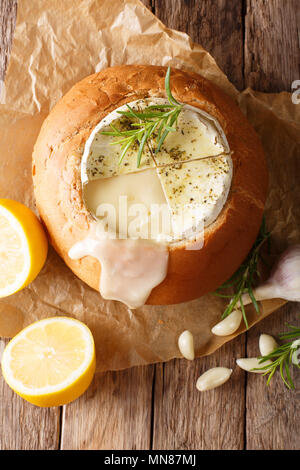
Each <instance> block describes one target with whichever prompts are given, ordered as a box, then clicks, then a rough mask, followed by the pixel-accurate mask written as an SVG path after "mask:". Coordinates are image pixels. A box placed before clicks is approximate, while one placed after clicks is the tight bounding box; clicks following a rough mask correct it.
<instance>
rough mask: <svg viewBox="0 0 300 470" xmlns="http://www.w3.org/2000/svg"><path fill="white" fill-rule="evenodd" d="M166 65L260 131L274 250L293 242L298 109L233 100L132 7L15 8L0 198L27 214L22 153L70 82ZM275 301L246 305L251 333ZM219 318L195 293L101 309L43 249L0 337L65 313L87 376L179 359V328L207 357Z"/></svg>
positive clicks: (171, 35)
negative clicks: (89, 337) (92, 355)
mask: <svg viewBox="0 0 300 470" xmlns="http://www.w3.org/2000/svg"><path fill="white" fill-rule="evenodd" d="M134 63H141V64H160V65H172V66H174V67H179V68H183V69H187V70H192V71H194V72H198V73H200V74H202V75H204V76H205V77H207V78H208V79H210V80H212V81H213V82H214V83H216V84H218V85H219V86H220V87H221V88H222V89H223V90H224V91H225V92H227V93H228V94H229V95H231V97H233V98H234V99H236V100H237V101H238V103H239V105H240V106H241V108H242V110H243V111H244V112H245V113H246V115H247V116H248V118H249V120H250V121H251V123H252V124H253V126H254V127H255V128H256V130H257V132H258V133H259V135H260V137H261V139H262V142H263V145H264V148H265V151H266V155H267V159H268V165H269V170H270V192H269V198H268V202H267V207H266V218H267V225H268V228H269V229H271V230H272V232H273V236H272V240H273V249H274V251H275V252H278V253H279V252H280V251H281V250H283V249H284V248H285V247H286V246H287V245H288V244H289V243H293V242H296V241H299V239H300V237H299V233H300V191H299V176H300V166H299V162H300V160H299V149H300V125H299V114H300V106H299V105H298V106H297V105H295V104H293V103H292V101H291V95H290V94H288V93H280V94H262V93H257V92H254V91H252V90H250V89H247V90H245V91H244V92H243V93H238V91H237V90H236V89H235V88H234V86H233V85H232V84H231V83H230V82H229V81H228V79H227V78H226V76H225V75H224V74H223V73H222V72H221V70H220V69H219V68H218V66H217V65H216V63H215V61H214V59H213V58H212V57H211V56H210V55H209V54H208V53H207V52H206V51H205V50H204V49H203V48H202V47H201V46H199V45H197V44H193V43H192V41H191V39H190V38H189V37H188V36H187V35H186V34H184V33H181V32H178V31H173V30H170V29H168V28H166V27H165V26H164V25H163V24H162V23H161V22H160V21H159V20H158V19H157V18H156V17H155V16H154V15H153V14H152V13H151V12H150V11H148V10H147V9H146V7H144V5H143V4H141V3H140V2H139V1H138V0H127V1H125V0H77V1H76V2H74V0H64V1H63V2H62V1H61V0H31V1H30V2H28V1H26V0H19V3H18V18H17V26H16V31H15V35H14V42H13V48H12V53H11V58H10V64H9V67H8V72H7V75H6V80H5V86H3V84H2V87H1V103H2V104H1V105H0V142H1V144H0V145H1V157H0V158H1V172H0V197H8V198H12V199H16V200H19V201H21V202H23V203H25V204H26V205H28V206H29V207H31V208H32V209H35V206H34V196H33V191H32V179H31V153H32V149H33V145H34V142H35V140H36V137H37V135H38V133H39V129H40V126H41V124H42V122H43V120H44V118H45V117H46V116H47V114H48V112H49V110H50V109H51V108H52V107H53V105H54V104H55V103H56V102H57V101H58V99H59V98H60V97H61V96H63V94H64V93H65V92H66V91H67V90H69V88H70V87H71V86H72V85H73V84H74V83H75V82H77V81H78V80H80V79H82V78H83V77H85V76H86V75H89V74H91V73H94V72H95V71H99V70H101V69H103V68H105V67H108V66H111V65H117V64H134ZM283 304H284V301H282V300H271V301H266V302H263V303H262V312H261V315H260V316H257V315H256V314H255V313H254V310H253V307H252V306H249V307H247V312H248V318H249V324H250V325H253V324H254V323H256V322H257V321H260V320H261V319H262V318H263V317H265V316H267V315H269V314H270V313H271V312H273V311H274V310H275V309H277V308H278V307H280V306H281V305H283ZM223 310H224V302H223V301H222V299H220V298H217V297H215V296H213V295H206V296H204V297H202V298H200V299H198V300H194V301H192V302H187V303H184V304H179V305H173V306H144V307H143V308H140V309H137V310H133V311H131V310H130V309H128V308H127V307H126V306H124V305H122V304H121V303H119V302H115V301H105V300H103V299H102V298H101V296H100V294H99V293H97V292H96V291H93V290H92V289H90V288H89V287H88V286H86V285H85V284H84V283H83V282H82V281H80V280H79V279H78V278H76V277H75V276H74V274H73V273H72V272H71V271H70V270H69V269H68V268H67V267H66V266H65V264H64V263H63V261H62V260H61V259H60V258H59V257H58V255H57V254H56V253H55V252H54V250H53V249H52V248H50V251H49V255H48V259H47V262H46V265H45V266H44V268H43V270H42V272H41V273H40V275H39V276H38V277H37V279H36V280H35V281H34V282H33V283H32V284H31V285H30V286H29V287H27V288H26V289H24V290H23V291H21V292H19V293H17V294H14V295H13V296H10V297H7V298H4V299H1V301H0V335H1V336H4V337H11V336H13V335H14V334H15V333H17V331H19V330H20V329H21V328H22V327H24V326H26V325H28V324H30V323H32V322H33V321H35V320H38V319H41V318H45V317H50V316H53V315H68V316H73V317H76V318H78V319H79V320H82V321H83V322H85V323H86V324H87V325H88V326H89V327H90V328H91V330H92V332H93V335H94V338H95V342H96V352H97V370H99V371H105V370H117V369H123V368H127V367H131V366H135V365H139V364H149V363H153V362H157V361H167V360H169V359H171V358H173V357H180V353H179V351H178V348H177V339H178V336H179V334H180V333H181V332H182V331H183V330H185V329H189V330H190V331H191V332H192V333H193V334H194V337H195V347H196V354H197V356H202V355H207V354H210V353H212V352H213V351H215V350H216V349H217V348H219V347H220V346H221V345H222V344H224V343H225V342H226V341H229V340H230V339H232V338H233V337H234V336H236V335H237V334H240V333H241V332H242V331H244V328H243V325H241V328H240V330H239V331H238V332H237V333H236V334H234V335H232V336H229V337H226V338H218V337H215V336H213V335H212V334H211V332H210V329H211V327H212V326H213V325H214V324H215V323H216V322H218V321H219V319H220V315H221V313H222V311H223Z"/></svg>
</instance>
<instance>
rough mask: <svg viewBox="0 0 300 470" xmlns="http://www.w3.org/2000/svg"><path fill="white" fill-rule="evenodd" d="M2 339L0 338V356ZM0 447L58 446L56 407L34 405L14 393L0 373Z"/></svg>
mask: <svg viewBox="0 0 300 470" xmlns="http://www.w3.org/2000/svg"><path fill="white" fill-rule="evenodd" d="M5 344H6V341H5V340H3V339H1V340H0V359H1V356H2V352H3V350H4V346H5ZM0 397H1V400H0V450H53V449H58V448H59V435H60V409H59V408H38V407H36V406H33V405H31V404H30V403H28V402H26V401H25V400H23V399H22V398H20V397H19V396H18V395H16V394H15V393H14V392H13V391H12V390H11V389H10V388H9V387H8V385H7V384H6V383H5V381H4V379H3V376H2V374H0Z"/></svg>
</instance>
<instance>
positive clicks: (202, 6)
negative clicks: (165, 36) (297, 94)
mask: <svg viewBox="0 0 300 470" xmlns="http://www.w3.org/2000/svg"><path fill="white" fill-rule="evenodd" d="M153 5H154V11H155V14H156V15H157V16H158V17H159V19H160V20H162V22H163V23H165V24H166V25H167V26H169V27H170V28H173V29H178V30H180V31H184V32H186V33H187V34H188V35H189V36H190V37H191V38H192V40H193V41H194V42H197V43H199V44H201V46H203V47H204V48H205V49H206V50H208V52H210V54H211V55H212V56H213V57H214V58H215V60H216V61H217V63H218V65H219V67H220V68H221V69H222V70H223V72H224V73H225V74H226V75H227V76H228V78H229V79H230V80H231V81H232V83H233V84H234V85H236V87H237V88H239V89H240V90H241V89H242V88H243V87H244V80H243V54H244V52H243V16H242V8H243V1H242V0H230V2H228V1H226V0H201V1H199V0H188V1H182V0H153Z"/></svg>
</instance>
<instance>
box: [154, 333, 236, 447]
mask: <svg viewBox="0 0 300 470" xmlns="http://www.w3.org/2000/svg"><path fill="white" fill-rule="evenodd" d="M244 341H245V336H243V337H242V338H236V339H235V340H234V341H233V342H232V343H231V344H226V345H225V346H224V347H222V348H221V349H220V350H219V351H217V352H216V353H215V354H213V355H212V356H210V357H207V358H202V359H197V360H195V361H193V362H189V361H186V360H184V359H178V360H175V361H171V362H168V363H166V364H160V365H158V366H156V380H155V391H154V428H153V449H155V450H157V449H177V450H178V449H185V450H189V449H190V450H191V449H205V450H209V449H210V450H216V449H227V450H229V449H230V450H231V449H232V450H237V449H243V448H244V445H245V443H244V427H245V390H244V379H243V373H242V371H241V370H239V369H238V368H236V367H235V357H237V356H239V355H240V354H244ZM216 366H224V367H229V368H232V369H234V372H233V374H232V377H231V379H230V380H229V381H228V382H227V383H226V384H225V385H223V386H222V387H220V388H218V389H215V390H212V391H210V392H202V393H200V392H199V391H198V390H197V389H196V386H195V384H196V381H197V378H198V377H199V376H200V375H201V374H202V373H203V372H205V371H206V370H208V369H210V368H211V367H216ZM233 397H234V399H233Z"/></svg>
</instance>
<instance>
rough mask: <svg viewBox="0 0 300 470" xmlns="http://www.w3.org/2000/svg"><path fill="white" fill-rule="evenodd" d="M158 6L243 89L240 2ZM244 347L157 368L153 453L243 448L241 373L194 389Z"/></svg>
mask: <svg viewBox="0 0 300 470" xmlns="http://www.w3.org/2000/svg"><path fill="white" fill-rule="evenodd" d="M154 5H155V13H156V15H157V16H158V17H159V18H160V19H161V20H162V21H163V22H164V23H165V24H167V26H169V27H170V28H174V29H179V30H183V31H186V32H187V33H188V34H189V35H190V36H191V38H192V40H193V41H194V42H198V43H200V44H201V45H202V46H203V47H205V48H206V49H207V50H208V51H209V52H210V53H211V54H212V55H213V56H214V57H215V59H216V60H217V62H218V64H219V66H220V67H221V68H222V69H223V71H224V72H225V73H227V74H228V76H229V78H230V80H231V81H232V82H233V83H235V84H236V85H237V86H238V87H240V88H242V86H243V33H242V17H241V14H242V2H241V1H239V0H234V1H232V2H230V8H228V2H225V1H223V0H208V1H206V0H205V1H201V2H199V1H194V0H193V1H188V2H182V1H179V0H174V1H173V0H165V1H163V0H155V2H154ZM199 314H201V312H199ZM244 341H245V337H239V338H237V339H236V340H235V341H234V342H233V343H231V344H230V345H226V346H225V347H224V348H222V349H221V350H219V351H217V352H216V353H215V354H214V355H213V356H211V357H207V358H201V359H198V360H196V361H195V362H193V363H189V362H188V361H185V360H176V361H172V362H169V363H166V364H163V365H159V366H156V381H155V389H154V410H153V412H154V428H153V449H197V448H200V449H243V448H244V445H245V443H244V424H245V423H244V419H245V400H244V395H245V391H244V381H243V380H241V376H242V374H241V372H240V371H239V370H236V371H235V373H234V375H233V380H231V381H229V382H228V383H227V384H226V385H225V386H224V387H222V388H220V389H217V390H214V391H212V392H211V393H209V392H207V393H202V394H201V393H199V392H198V391H197V389H196V388H195V383H196V380H197V378H198V376H199V375H200V374H201V373H203V372H204V371H205V370H207V369H210V368H211V367H214V366H217V365H218V366H225V367H234V358H235V357H236V356H237V355H244V354H245V343H244ZM232 396H234V397H235V399H234V400H232V399H230V397H232ZM227 429H230V432H227Z"/></svg>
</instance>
